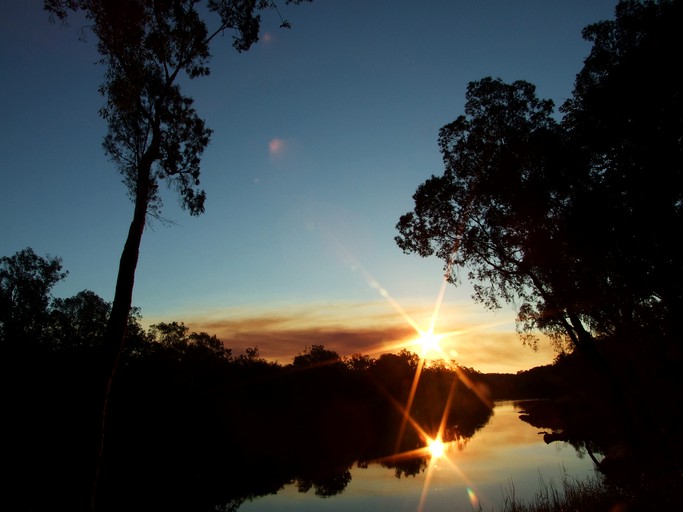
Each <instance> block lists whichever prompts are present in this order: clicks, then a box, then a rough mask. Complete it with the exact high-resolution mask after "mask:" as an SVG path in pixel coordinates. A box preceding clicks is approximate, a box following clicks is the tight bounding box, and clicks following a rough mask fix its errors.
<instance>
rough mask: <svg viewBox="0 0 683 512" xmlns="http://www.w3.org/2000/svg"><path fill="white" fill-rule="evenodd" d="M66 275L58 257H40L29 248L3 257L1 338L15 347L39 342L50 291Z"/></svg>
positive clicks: (47, 310)
mask: <svg viewBox="0 0 683 512" xmlns="http://www.w3.org/2000/svg"><path fill="white" fill-rule="evenodd" d="M66 275H67V272H65V271H62V261H61V260H60V259H59V258H54V257H50V256H47V257H42V256H38V255H37V254H36V253H35V252H34V251H33V249H31V248H30V247H27V248H26V249H23V250H21V251H19V252H17V253H16V254H14V255H13V256H3V257H2V258H0V340H2V341H4V342H5V343H12V344H13V345H14V346H17V345H20V344H25V343H35V344H37V343H40V342H41V341H42V338H43V334H44V330H45V328H46V325H47V322H48V317H49V306H50V301H51V296H50V292H51V290H52V288H53V286H54V285H55V284H57V283H58V282H59V281H61V280H62V279H64V278H65V277H66ZM7 348H8V347H7V345H5V349H7Z"/></svg>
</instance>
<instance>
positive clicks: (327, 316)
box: [185, 301, 554, 373]
mask: <svg viewBox="0 0 683 512" xmlns="http://www.w3.org/2000/svg"><path fill="white" fill-rule="evenodd" d="M455 310H461V314H458V315H456V314H454V312H453V311H451V312H450V314H447V315H444V314H443V312H442V318H448V319H449V320H450V322H445V321H441V322H439V323H438V324H437V326H436V332H437V333H439V332H440V333H447V332H448V333H449V334H450V335H449V336H448V337H447V338H445V339H444V340H443V341H442V346H443V348H444V352H445V353H446V354H449V355H450V356H449V357H448V358H453V359H455V360H456V361H457V362H458V363H459V364H461V365H463V366H467V367H472V368H475V369H476V370H479V371H483V372H506V373H515V372H517V371H519V370H525V369H529V368H532V367H534V366H538V365H541V364H548V363H550V362H551V361H552V359H553V356H554V353H553V352H552V349H551V348H550V347H549V345H548V344H541V349H539V351H538V352H534V351H532V350H531V349H529V348H527V347H524V346H522V342H521V340H520V338H519V337H518V336H517V334H516V333H515V332H514V327H513V325H512V324H511V323H510V322H508V321H507V319H506V320H505V321H503V320H501V321H498V322H495V323H492V322H490V321H489V322H488V323H484V322H479V321H477V319H476V316H475V315H472V314H470V315H469V316H466V315H465V314H464V313H465V312H466V310H467V307H466V306H465V307H461V308H455ZM406 313H407V314H408V315H409V316H411V317H412V318H414V319H415V321H416V322H417V323H418V325H420V326H423V327H424V328H426V327H427V324H428V322H429V319H430V316H429V314H428V313H429V312H428V311H427V310H426V309H425V308H417V307H413V308H406ZM457 318H469V320H467V321H462V320H461V321H459V322H457V323H456V322H454V321H453V320H454V319H457ZM185 321H186V323H187V324H188V325H189V326H190V328H191V329H192V330H195V331H206V332H209V333H211V334H216V336H218V338H220V339H221V340H222V341H223V342H224V343H225V345H226V346H227V347H229V348H231V349H232V350H233V353H235V354H240V353H243V352H244V351H245V349H247V348H252V347H258V349H259V353H260V355H261V356H262V357H264V358H266V359H268V360H272V361H278V362H279V363H282V364H287V363H289V362H291V360H292V359H293V357H294V356H296V355H297V354H299V353H301V352H303V351H304V350H305V349H306V348H307V347H310V346H312V345H324V346H325V348H327V349H329V350H334V351H335V352H337V353H339V354H340V355H342V356H349V355H352V354H356V353H361V354H365V355H370V356H372V357H377V356H378V355H380V354H382V353H385V352H398V351H399V350H400V349H401V348H408V349H409V350H412V351H414V352H418V351H419V349H418V348H417V347H415V346H412V347H411V346H410V345H409V344H410V342H411V341H414V340H415V339H416V338H417V337H418V335H417V333H416V331H415V329H414V328H413V327H411V326H410V325H409V323H408V322H407V321H406V320H405V319H404V318H403V317H402V316H401V315H399V314H397V313H396V312H395V311H394V310H392V309H391V307H388V306H387V304H386V303H383V302H381V301H378V302H369V303H339V304H331V303H328V304H323V305H320V304H317V305H300V306H288V307H282V308H273V309H270V310H258V309H249V308H233V309H224V310H220V311H213V312H211V313H205V314H201V315H196V316H194V317H193V318H186V319H185Z"/></svg>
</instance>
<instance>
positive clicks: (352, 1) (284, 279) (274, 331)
mask: <svg viewBox="0 0 683 512" xmlns="http://www.w3.org/2000/svg"><path fill="white" fill-rule="evenodd" d="M280 3H281V4H282V3H283V2H280ZM615 4H616V0H420V1H417V0H412V1H411V0H315V1H314V2H313V3H311V4H304V5H300V6H285V5H280V12H281V13H282V16H283V17H284V18H285V19H287V20H288V21H289V22H290V24H291V25H292V29H291V30H285V29H280V28H278V27H279V25H280V20H279V18H278V17H277V14H276V13H275V12H272V11H269V12H266V13H264V15H263V19H262V32H261V39H260V41H259V42H258V43H257V44H256V45H255V46H254V47H252V49H251V50H250V51H248V52H245V53H242V54H238V53H236V52H235V51H234V50H233V49H232V47H231V38H230V36H229V35H226V36H224V37H222V38H218V39H217V40H215V41H214V45H213V47H212V53H213V59H212V61H211V69H212V72H211V75H210V76H208V77H203V78H200V79H197V80H194V81H186V82H183V87H184V90H185V91H186V93H188V94H189V95H191V96H192V97H193V98H194V99H195V107H196V109H197V110H198V112H199V114H200V115H201V116H202V117H203V118H204V119H205V120H206V123H207V125H208V126H209V127H210V128H211V129H213V131H214V132H213V136H212V140H211V144H210V146H209V147H208V148H207V150H206V152H205V154H204V157H203V159H202V178H201V179H202V185H203V187H204V189H205V190H206V193H207V202H206V212H205V214H204V215H201V216H199V217H190V216H189V215H188V214H187V213H186V212H184V211H183V210H182V209H181V208H180V207H179V203H178V200H177V198H176V197H175V196H174V195H173V194H172V193H171V191H165V192H164V194H163V197H164V209H163V212H162V213H163V216H164V218H165V219H166V221H165V222H160V221H158V220H153V221H151V222H150V223H149V225H148V226H147V228H146V231H145V234H144V237H143V241H142V246H141V252H140V261H139V265H138V269H137V274H136V284H135V292H134V298H133V302H134V305H135V306H137V307H139V308H140V309H141V312H142V315H143V321H144V323H145V325H149V324H152V323H155V322H161V321H182V322H185V323H186V324H187V325H188V326H190V327H191V328H192V329H193V330H197V331H200V330H201V331H207V332H210V333H212V334H216V335H217V336H219V338H221V339H222V340H224V342H225V343H226V345H227V346H229V347H231V348H233V351H234V352H235V353H241V352H242V351H243V350H244V349H245V348H246V347H258V349H259V352H260V354H261V355H262V356H263V357H266V358H267V359H270V360H277V361H278V362H281V363H285V364H286V363H288V362H290V361H291V358H292V357H293V356H294V355H296V354H298V353H300V352H302V351H304V350H305V349H306V348H307V347H310V346H312V345H324V346H325V347H326V348H328V349H331V350H336V351H337V352H339V353H340V354H341V355H350V354H353V353H363V354H367V355H372V356H377V355H378V354H380V353H383V352H388V351H395V350H396V349H398V348H401V347H403V346H405V345H401V343H405V342H407V341H410V340H411V339H414V338H415V337H416V336H417V334H416V330H415V326H417V327H419V328H421V329H423V330H426V329H427V328H428V327H429V326H430V325H431V324H432V321H433V320H432V319H435V320H434V322H435V323H434V327H435V332H437V333H443V334H449V336H447V337H444V338H443V339H442V340H441V346H442V347H443V350H444V352H443V354H441V355H442V356H445V357H446V358H447V359H455V360H456V361H457V362H458V363H459V364H462V365H464V366H468V367H473V368H476V369H477V370H480V371H491V372H516V371H519V370H524V369H528V368H531V367H533V366H537V365H539V364H547V363H550V362H552V360H553V357H554V352H553V350H552V348H551V347H550V345H549V344H548V343H547V342H542V343H541V344H540V348H539V350H538V351H536V352H534V351H532V350H531V349H529V348H527V347H523V346H522V342H521V340H520V339H519V337H518V336H517V335H516V334H515V332H514V316H515V313H514V309H513V306H509V307H504V308H503V309H501V310H499V311H495V312H492V311H489V310H487V309H485V308H484V306H483V305H480V304H476V303H475V302H474V301H473V300H472V299H471V294H472V288H471V283H468V282H467V279H466V276H464V275H463V277H465V279H463V284H462V285H461V286H459V287H454V286H452V285H449V286H442V284H443V274H444V272H443V264H442V262H441V261H440V260H437V259H436V258H431V259H430V258H427V259H424V258H420V257H418V256H416V255H406V254H403V253H402V251H401V250H400V249H399V248H398V247H397V246H396V244H395V242H394V237H395V236H396V234H397V231H396V228H395V226H396V223H397V222H398V219H399V217H400V216H401V215H402V214H404V213H406V212H408V211H410V210H411V209H412V206H413V203H412V194H413V193H414V192H415V190H416V188H417V187H418V186H419V185H420V184H421V183H422V182H423V181H424V180H426V179H427V178H429V177H430V176H431V175H432V174H440V173H442V171H443V163H442V160H441V155H440V153H439V150H438V147H437V136H438V130H439V128H440V127H441V126H443V125H444V124H446V123H448V122H450V121H452V120H454V119H455V118H456V117H457V116H458V115H460V114H462V113H463V108H464V101H465V90H466V87H467V84H468V83H469V82H470V81H473V80H478V79H481V78H483V77H486V76H492V77H499V78H501V79H503V80H505V81H513V80H527V81H529V82H532V83H534V84H535V85H536V87H537V94H538V95H539V97H542V98H549V99H552V100H553V101H554V102H555V104H556V105H557V106H559V105H560V104H561V103H562V102H563V101H564V100H565V99H567V98H568V97H569V96H570V94H571V90H572V86H573V82H574V78H575V76H576V73H577V72H578V71H579V70H580V69H581V66H582V63H583V59H584V58H585V57H586V56H587V54H588V52H589V50H590V45H589V44H588V43H587V42H586V41H583V40H582V38H581V30H582V28H583V27H585V26H586V25H588V24H590V23H594V22H596V21H600V20H604V19H609V18H612V17H613V12H614V6H615ZM84 25H85V23H84V22H83V21H82V20H79V19H77V18H74V19H72V20H71V22H70V25H69V26H67V27H63V26H62V25H60V24H59V23H57V24H50V23H49V21H48V18H47V15H46V14H45V13H44V12H43V11H42V1H41V0H23V1H21V2H17V1H15V0H0V178H1V182H0V183H2V185H1V186H0V255H1V256H11V255H12V254H14V253H16V252H17V251H19V250H21V249H23V248H25V247H32V248H33V249H34V250H35V251H36V252H37V253H38V254H40V255H43V256H44V255H52V256H57V257H60V258H61V259H62V263H63V266H64V268H65V269H66V270H68V271H69V275H68V277H67V278H66V279H65V280H64V281H63V282H61V283H59V284H58V285H57V286H56V287H55V289H54V291H53V292H54V295H55V296H57V297H69V296H72V295H74V294H76V293H77V292H79V291H81V290H84V289H89V290H92V291H94V292H96V293H97V294H99V295H100V296H101V297H103V298H104V299H106V300H109V301H110V300H112V298H113V292H114V283H115V279H116V272H117V267H118V260H119V257H120V254H121V250H122V248H123V243H124V240H125V236H126V233H127V230H128V226H129V224H130V220H131V217H132V211H133V208H132V203H131V202H130V200H129V198H128V195H127V192H126V190H125V188H124V186H123V184H122V183H121V177H120V175H119V174H118V173H117V171H116V169H115V168H114V166H113V164H112V163H111V162H109V161H108V159H107V157H106V155H104V153H103V151H102V145H101V143H102V137H103V136H104V134H105V133H106V125H105V123H104V121H103V120H102V119H100V118H99V117H98V114H97V112H98V109H99V108H100V107H101V106H102V104H103V98H102V97H101V96H100V95H99V94H98V86H99V85H100V83H101V81H102V76H103V67H102V66H100V65H98V64H97V61H98V55H97V52H96V49H95V38H94V36H92V34H90V35H88V32H87V30H82V29H83V28H84ZM211 26H213V24H212V23H211V22H209V27H211ZM79 36H84V37H79ZM82 39H85V41H83V40H82ZM437 306H439V307H438V308H437ZM435 309H436V310H437V311H436V313H437V314H436V315H435V314H434V311H435ZM409 348H410V347H409ZM411 350H412V349H411Z"/></svg>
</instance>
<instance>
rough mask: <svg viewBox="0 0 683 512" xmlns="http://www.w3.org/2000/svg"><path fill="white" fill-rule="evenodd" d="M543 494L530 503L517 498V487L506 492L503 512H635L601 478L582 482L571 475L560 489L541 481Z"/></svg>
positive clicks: (539, 493) (565, 479) (538, 493)
mask: <svg viewBox="0 0 683 512" xmlns="http://www.w3.org/2000/svg"><path fill="white" fill-rule="evenodd" d="M539 483H540V487H539V491H537V493H536V495H535V496H534V497H533V498H532V499H531V501H529V502H521V501H520V500H519V499H518V498H517V497H516V495H515V487H514V484H513V483H511V484H510V486H509V488H508V489H506V490H504V491H503V492H504V497H503V498H504V499H503V509H502V512H626V511H629V512H632V511H634V510H635V509H633V508H631V506H630V505H629V501H630V500H629V498H628V497H627V496H626V495H625V494H624V493H621V492H619V491H617V490H615V489H612V488H610V487H608V486H607V485H605V484H604V482H603V481H602V479H601V478H599V477H589V478H587V479H585V480H578V479H575V478H572V477H570V476H569V475H567V473H564V474H563V476H562V484H561V486H560V487H559V488H558V486H557V485H555V484H554V483H553V482H552V481H551V482H550V483H546V482H545V481H544V480H543V478H542V477H539Z"/></svg>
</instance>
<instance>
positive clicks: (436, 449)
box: [427, 438, 446, 459]
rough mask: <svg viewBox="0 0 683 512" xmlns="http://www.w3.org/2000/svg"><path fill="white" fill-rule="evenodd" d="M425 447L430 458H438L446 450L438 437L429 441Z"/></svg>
mask: <svg viewBox="0 0 683 512" xmlns="http://www.w3.org/2000/svg"><path fill="white" fill-rule="evenodd" d="M427 447H428V448H429V454H430V455H431V457H432V459H438V458H440V457H442V456H443V454H444V453H445V452H446V445H445V444H444V443H443V441H441V439H439V438H437V439H434V440H433V441H431V442H430V443H429V445H428V446H427Z"/></svg>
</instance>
